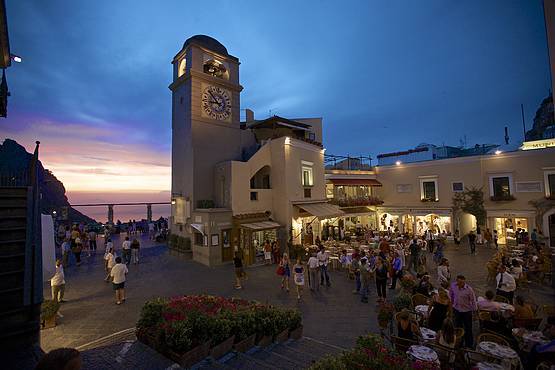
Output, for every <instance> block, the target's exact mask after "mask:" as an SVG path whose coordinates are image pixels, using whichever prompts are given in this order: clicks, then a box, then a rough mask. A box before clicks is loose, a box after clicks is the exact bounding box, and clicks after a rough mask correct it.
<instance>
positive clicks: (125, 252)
mask: <svg viewBox="0 0 555 370" xmlns="http://www.w3.org/2000/svg"><path fill="white" fill-rule="evenodd" d="M121 256H122V257H123V262H125V264H126V265H129V262H131V242H130V241H129V237H128V236H126V237H125V240H124V242H123V244H122V245H121Z"/></svg>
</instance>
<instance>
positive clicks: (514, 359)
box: [476, 341, 522, 369]
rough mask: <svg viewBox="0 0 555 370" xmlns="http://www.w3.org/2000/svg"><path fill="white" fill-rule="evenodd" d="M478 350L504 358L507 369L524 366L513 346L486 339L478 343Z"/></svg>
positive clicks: (503, 362)
mask: <svg viewBox="0 0 555 370" xmlns="http://www.w3.org/2000/svg"><path fill="white" fill-rule="evenodd" d="M476 350H477V351H478V352H482V353H487V354H488V355H492V356H495V357H498V358H500V359H502V360H501V362H502V364H503V366H504V367H505V368H506V369H520V368H521V367H522V366H521V363H520V357H518V353H516V352H515V350H514V349H512V348H511V347H507V346H503V345H501V344H498V343H495V342H488V341H484V342H480V343H478V345H477V346H476Z"/></svg>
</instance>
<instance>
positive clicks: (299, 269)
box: [293, 257, 304, 300]
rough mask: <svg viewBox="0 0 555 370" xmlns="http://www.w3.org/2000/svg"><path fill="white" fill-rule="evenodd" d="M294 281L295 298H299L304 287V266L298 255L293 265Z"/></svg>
mask: <svg viewBox="0 0 555 370" xmlns="http://www.w3.org/2000/svg"><path fill="white" fill-rule="evenodd" d="M293 272H294V281H295V286H296V288H297V299H298V300H301V294H302V292H303V287H304V266H303V263H302V262H301V259H300V257H299V258H297V263H296V264H295V266H293Z"/></svg>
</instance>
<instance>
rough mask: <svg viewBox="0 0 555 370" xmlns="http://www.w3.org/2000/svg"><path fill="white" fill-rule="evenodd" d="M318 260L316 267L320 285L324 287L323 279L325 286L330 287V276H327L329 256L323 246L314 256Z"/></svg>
mask: <svg viewBox="0 0 555 370" xmlns="http://www.w3.org/2000/svg"><path fill="white" fill-rule="evenodd" d="M316 258H317V259H318V265H319V267H320V285H324V278H325V280H326V285H327V286H328V287H330V286H331V283H330V276H329V274H328V262H329V260H330V257H329V255H328V254H327V253H326V251H325V249H324V246H321V247H320V251H319V252H318V254H317V255H316Z"/></svg>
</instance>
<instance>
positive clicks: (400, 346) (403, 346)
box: [391, 335, 418, 353]
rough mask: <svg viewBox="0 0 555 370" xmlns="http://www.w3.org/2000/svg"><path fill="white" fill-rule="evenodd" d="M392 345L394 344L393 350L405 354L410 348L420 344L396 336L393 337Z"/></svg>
mask: <svg viewBox="0 0 555 370" xmlns="http://www.w3.org/2000/svg"><path fill="white" fill-rule="evenodd" d="M391 343H393V348H395V350H396V351H397V352H399V353H405V352H407V351H408V349H409V347H410V346H415V345H418V342H417V341H415V340H410V339H405V338H400V337H397V336H395V335H392V336H391Z"/></svg>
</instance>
